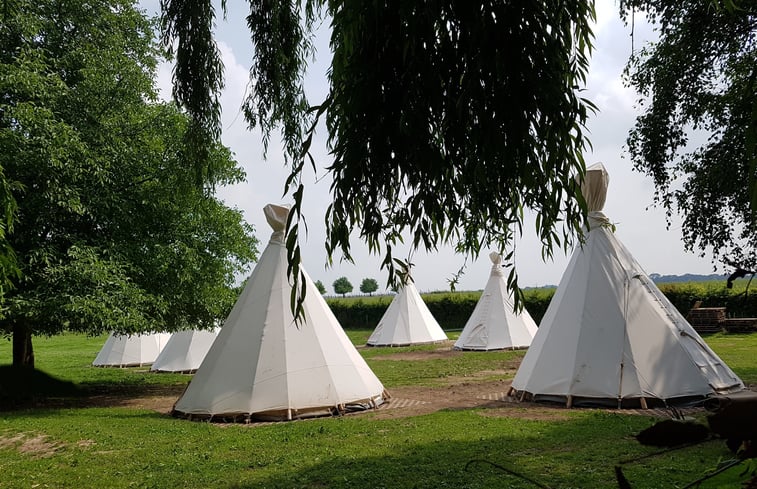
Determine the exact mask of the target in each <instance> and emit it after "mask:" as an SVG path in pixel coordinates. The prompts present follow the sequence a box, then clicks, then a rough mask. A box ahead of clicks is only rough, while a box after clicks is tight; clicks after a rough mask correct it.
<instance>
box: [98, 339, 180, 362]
mask: <svg viewBox="0 0 757 489" xmlns="http://www.w3.org/2000/svg"><path fill="white" fill-rule="evenodd" d="M170 336H171V335H170V334H167V333H152V334H134V335H116V334H112V333H111V335H110V336H108V339H107V340H105V344H104V345H103V347H102V348H101V349H100V352H99V353H98V354H97V357H95V360H94V361H93V362H92V365H94V366H95V367H140V366H143V365H150V364H152V363H153V362H154V361H155V359H156V358H158V355H159V354H160V352H161V351H162V350H163V348H164V347H165V345H166V343H167V342H168V339H169V338H170Z"/></svg>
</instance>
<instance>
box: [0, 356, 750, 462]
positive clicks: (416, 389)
mask: <svg viewBox="0 0 757 489" xmlns="http://www.w3.org/2000/svg"><path fill="white" fill-rule="evenodd" d="M464 354H465V353H464V352H461V351H455V350H452V349H450V348H449V347H448V346H447V347H440V348H439V349H436V350H431V351H415V352H407V351H404V352H397V353H392V354H389V355H381V356H380V357H375V358H373V360H410V361H413V360H416V361H417V360H430V359H437V358H450V357H454V356H458V355H464ZM519 363H520V360H519V359H513V360H512V361H509V362H506V363H505V365H504V366H503V367H502V368H500V369H494V370H482V371H478V372H475V373H472V374H470V375H467V376H456V377H446V378H444V379H440V380H441V382H442V385H436V386H405V387H394V388H391V389H389V394H390V396H391V397H390V398H389V399H388V400H387V401H386V402H385V403H384V404H383V405H382V406H380V407H379V408H378V409H377V410H375V411H373V412H372V413H371V416H374V417H376V418H378V419H393V418H406V417H411V416H419V415H424V414H429V413H433V412H436V411H439V410H444V409H448V410H461V409H480V414H481V415H482V416H493V417H514V418H522V419H533V420H558V419H567V418H568V416H569V410H567V409H566V408H565V407H564V406H563V405H549V404H542V403H538V404H537V403H532V402H519V401H517V400H515V399H513V398H511V397H509V396H508V395H507V394H508V392H509V390H510V385H511V381H510V380H505V379H511V378H512V377H513V375H514V373H515V371H516V370H517V368H518V366H519ZM185 387H186V386H185V385H150V386H140V387H139V388H126V387H125V388H121V389H112V388H105V387H103V388H102V389H99V388H91V389H88V395H87V396H84V397H80V398H75V399H66V400H62V399H48V400H45V401H42V402H40V403H37V405H36V407H126V408H132V409H146V410H152V411H155V412H157V413H160V414H164V415H168V414H169V413H170V412H171V409H172V408H173V405H174V403H175V402H176V401H177V400H178V399H179V397H180V396H181V394H182V393H183V391H184V389H185ZM748 387H749V388H750V389H751V390H755V387H757V386H754V385H750V386H748ZM657 411H658V410H652V409H650V410H623V413H624V414H642V415H647V416H662V417H669V416H670V413H668V412H663V411H660V412H657ZM351 415H353V414H350V416H351ZM354 415H358V416H359V415H361V414H360V413H356V414H354ZM254 425H255V423H253V426H254ZM27 442H28V446H29V448H28V450H29V451H30V452H35V451H37V452H39V453H46V450H55V449H56V448H55V445H51V446H48V445H49V443H50V442H49V440H46V439H45V438H41V439H37V438H33V437H28V436H24V438H23V439H20V440H19V439H16V438H14V437H10V438H9V437H6V438H2V433H0V448H3V447H5V446H15V445H19V446H21V445H23V444H24V443H27ZM46 443H47V444H48V445H46ZM8 444H11V445H8ZM35 447H36V448H35ZM45 447H47V448H45Z"/></svg>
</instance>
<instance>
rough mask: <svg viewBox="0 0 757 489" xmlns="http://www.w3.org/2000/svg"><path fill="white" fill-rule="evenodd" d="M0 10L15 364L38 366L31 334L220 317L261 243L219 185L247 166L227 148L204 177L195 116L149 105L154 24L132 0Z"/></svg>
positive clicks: (1, 125) (0, 140)
mask: <svg viewBox="0 0 757 489" xmlns="http://www.w3.org/2000/svg"><path fill="white" fill-rule="evenodd" d="M0 15H3V22H2V28H1V29H0V36H2V37H1V38H0V70H2V74H3V75H4V76H2V77H0V97H2V98H0V148H2V151H0V166H2V167H3V168H4V169H5V171H6V174H7V176H8V178H9V179H10V180H11V181H13V182H18V184H19V185H18V186H17V189H16V190H15V191H14V196H15V200H16V201H17V203H18V211H17V223H16V225H15V228H14V231H13V233H12V234H10V235H9V242H10V246H11V247H12V248H13V250H15V253H16V256H17V259H18V262H19V266H20V270H21V276H20V278H19V279H18V280H15V281H14V288H13V289H12V290H11V291H10V292H8V293H6V303H7V307H8V310H7V312H6V315H5V317H4V318H2V320H0V331H2V332H3V333H4V334H6V335H12V336H13V363H14V365H23V366H32V365H33V363H34V356H33V350H32V343H31V338H32V336H33V335H37V334H44V335H50V334H57V333H59V332H62V331H66V330H71V331H84V332H87V333H90V334H97V333H100V332H104V331H116V332H120V333H130V332H140V331H150V330H153V331H154V330H176V329H181V328H188V327H199V328H202V327H208V328H209V327H212V326H214V325H216V322H217V321H218V320H219V319H220V318H222V317H223V316H224V315H225V314H226V312H227V311H228V310H229V308H230V307H231V305H232V304H233V301H234V299H235V296H234V291H233V288H232V287H233V285H234V281H235V276H236V274H238V273H239V272H240V271H242V270H244V269H245V268H246V267H247V265H248V264H249V263H250V262H251V260H253V259H254V258H255V256H256V240H255V239H254V237H253V236H252V234H251V232H252V229H251V228H250V227H249V226H248V225H246V224H244V222H243V220H242V217H241V213H240V212H239V211H238V210H234V209H229V208H227V207H226V206H225V205H224V204H223V203H222V202H220V201H219V200H218V199H216V198H215V197H214V196H213V195H212V188H213V187H214V186H216V185H223V184H225V183H231V182H238V181H240V180H241V179H242V178H243V176H244V175H243V174H242V172H241V170H240V169H239V168H238V167H237V165H236V162H235V161H234V159H233V157H232V155H231V153H230V152H229V150H228V149H226V148H224V147H222V146H221V145H220V144H218V143H215V144H210V145H208V146H207V147H206V155H205V160H204V165H205V166H206V167H207V168H209V169H210V170H212V171H210V172H206V173H205V174H204V176H203V177H202V181H201V182H199V183H201V185H199V186H198V185H197V183H198V180H197V175H195V174H193V173H191V172H188V171H187V169H186V155H185V150H184V144H183V141H184V137H185V135H186V134H187V132H188V131H189V128H190V125H191V120H190V118H189V117H188V116H186V115H185V114H183V113H181V112H180V111H179V110H178V109H177V108H176V107H175V106H173V105H169V104H160V103H156V102H155V101H154V100H155V92H154V74H155V73H154V70H155V66H156V63H157V60H158V55H159V52H158V50H157V49H156V44H155V40H154V39H153V33H152V27H151V23H150V22H149V21H148V20H147V19H146V18H145V17H144V15H143V14H142V13H141V12H139V11H137V10H136V9H135V7H134V5H133V2H131V1H128V0H108V1H102V0H41V1H33V2H32V1H26V0H17V1H13V2H7V3H6V4H5V8H4V10H3V11H2V13H0Z"/></svg>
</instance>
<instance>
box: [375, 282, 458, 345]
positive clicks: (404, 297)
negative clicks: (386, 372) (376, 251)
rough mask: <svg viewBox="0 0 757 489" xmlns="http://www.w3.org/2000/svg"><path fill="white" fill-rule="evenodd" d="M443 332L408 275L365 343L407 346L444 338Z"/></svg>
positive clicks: (445, 337)
mask: <svg viewBox="0 0 757 489" xmlns="http://www.w3.org/2000/svg"><path fill="white" fill-rule="evenodd" d="M447 339H448V338H447V334H446V333H445V332H444V330H443V329H442V327H441V326H439V323H438V322H436V319H434V316H432V315H431V311H429V310H428V307H427V306H426V303H424V302H423V299H422V298H421V295H420V294H419V293H418V289H416V288H415V284H414V283H413V279H412V278H411V277H410V276H408V277H407V280H406V282H405V285H404V286H403V287H402V288H401V289H400V290H399V292H397V295H395V296H394V299H392V302H391V304H389V307H388V308H387V309H386V312H384V315H383V316H382V317H381V320H380V321H379V323H378V325H377V326H376V329H374V330H373V333H371V336H370V337H369V338H368V341H367V342H366V344H367V345H368V346H407V345H419V344H423V343H436V342H439V341H444V340H447Z"/></svg>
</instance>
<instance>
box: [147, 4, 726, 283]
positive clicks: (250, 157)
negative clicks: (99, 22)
mask: <svg viewBox="0 0 757 489" xmlns="http://www.w3.org/2000/svg"><path fill="white" fill-rule="evenodd" d="M227 3H228V8H229V11H228V15H227V19H226V20H225V21H224V20H223V19H221V18H219V21H218V28H217V39H218V42H219V47H220V49H221V52H222V55H223V59H224V64H225V67H226V70H225V74H226V89H225V91H224V93H223V96H222V105H223V116H222V120H223V135H222V138H223V142H224V144H226V145H227V146H229V147H231V149H232V150H233V151H234V153H235V155H236V158H237V160H238V161H239V162H240V164H241V165H242V166H243V167H244V168H245V170H246V171H247V182H246V183H244V184H240V185H236V186H234V187H230V188H223V189H220V195H221V196H222V197H223V198H224V199H225V200H226V202H227V203H228V204H229V205H232V206H237V207H239V208H240V209H242V210H243V211H244V215H245V218H246V219H247V221H248V222H250V223H251V224H253V225H254V226H255V229H256V234H257V236H258V237H259V239H260V240H261V241H262V243H263V246H264V244H265V243H266V242H267V240H268V237H269V235H270V230H269V228H268V225H267V224H266V222H265V219H264V217H263V213H262V207H263V206H264V205H265V204H267V203H272V202H275V203H285V202H288V201H289V199H287V198H285V197H282V191H283V185H284V181H285V179H286V176H287V175H288V171H287V169H286V168H284V166H283V158H282V157H281V149H280V145H279V144H278V141H276V140H273V141H272V142H271V145H270V148H269V153H268V159H267V161H266V160H264V159H263V152H262V142H261V136H260V133H259V132H257V131H255V132H250V131H248V130H247V126H246V123H245V121H244V118H243V117H242V115H241V113H240V112H239V107H240V104H241V101H242V98H243V96H244V93H245V90H246V87H247V83H248V68H249V60H250V56H251V52H252V50H251V45H250V41H249V31H248V30H247V28H246V25H245V20H244V18H245V16H246V14H247V10H246V2H240V1H232V0H230V1H228V2H227ZM142 5H143V6H144V8H145V9H146V10H147V11H148V12H154V11H155V9H156V5H157V2H156V1H154V0H145V1H143V2H142ZM597 17H598V19H597V26H596V27H595V35H596V39H595V52H594V55H593V56H592V62H591V71H590V74H589V79H588V86H587V91H586V92H585V96H586V97H587V98H589V99H590V100H592V101H593V102H594V103H595V104H596V105H597V106H598V107H599V109H600V111H599V113H598V114H597V115H595V116H594V117H592V119H591V121H590V123H589V131H590V139H591V141H592V143H593V148H594V149H593V152H591V153H589V154H588V155H587V157H586V160H587V164H592V163H594V162H597V161H601V162H603V163H604V165H605V167H606V168H607V170H608V171H609V173H610V188H609V191H608V196H607V203H606V206H605V213H606V214H607V216H608V217H609V218H610V219H611V220H612V221H613V222H614V223H616V225H617V231H616V234H617V236H618V238H619V239H620V240H621V241H622V242H623V243H624V244H625V245H626V247H628V249H629V250H630V251H631V253H633V254H634V256H635V257H636V259H637V261H638V262H639V263H640V264H641V265H642V266H643V267H644V269H645V270H646V271H647V273H660V274H683V273H712V264H711V263H710V261H709V259H707V258H705V259H703V258H700V257H698V256H695V255H693V254H690V253H685V252H684V249H683V244H682V242H681V227H680V221H679V220H677V219H676V220H675V221H674V222H673V224H672V226H671V227H670V229H669V230H667V229H666V222H665V215H664V212H663V211H662V210H661V209H655V208H650V206H651V204H652V197H653V193H654V188H653V185H652V182H651V180H650V179H649V178H647V177H645V176H643V175H641V174H639V173H636V172H634V171H632V169H631V167H630V163H629V161H628V159H627V156H626V155H625V149H624V143H625V139H626V137H627V134H628V130H629V129H630V128H631V127H632V126H633V122H634V118H635V115H636V110H635V107H634V106H635V99H636V96H635V94H634V93H633V91H632V90H631V89H628V88H625V87H624V86H623V83H622V80H621V74H622V71H623V67H624V64H625V62H626V60H627V58H628V56H629V54H630V53H631V49H632V42H631V37H630V33H631V30H630V28H629V27H625V26H624V25H623V24H622V22H621V21H620V18H619V14H618V10H617V5H615V2H613V1H612V0H599V1H597ZM328 37H329V33H328V26H327V25H324V26H322V28H321V29H320V30H319V32H318V36H317V37H316V46H317V48H318V54H317V58H316V60H315V62H314V63H313V64H312V65H311V69H310V71H309V73H308V76H307V79H306V88H307V91H308V96H309V97H310V100H311V102H313V103H317V102H320V101H322V100H323V98H324V97H325V94H326V91H327V86H326V71H327V69H328V63H329V61H330V56H329V49H328ZM634 37H635V39H634V47H635V48H636V49H638V48H639V47H640V46H641V45H642V43H643V42H644V40H645V39H650V38H652V37H653V33H652V31H651V29H650V27H649V26H648V25H646V24H645V23H644V22H643V19H641V18H640V16H637V18H636V29H635V36H634ZM159 84H160V86H161V88H162V89H163V94H164V95H166V96H168V94H170V67H168V66H164V67H162V68H161V70H160V74H159ZM313 148H314V154H315V156H316V161H317V163H318V165H319V167H320V168H323V167H325V166H327V165H328V164H329V162H330V160H329V158H328V155H327V152H326V148H325V134H324V131H323V130H321V131H320V132H319V133H318V134H317V140H316V141H315V142H314V144H313ZM304 183H305V185H306V190H305V192H306V194H305V207H304V208H305V216H306V219H307V224H308V228H309V235H308V237H307V240H306V241H304V242H302V243H301V244H302V248H303V252H304V254H303V263H304V264H305V267H306V269H307V270H308V273H309V274H310V276H311V277H312V278H313V280H321V281H322V282H323V283H324V284H325V285H326V287H327V289H328V290H329V291H330V292H331V284H332V283H333V281H334V280H336V278H338V277H340V276H346V277H347V278H349V279H350V281H351V282H352V283H353V285H354V286H355V290H356V291H357V288H358V286H359V284H360V282H361V281H362V279H363V278H365V277H372V278H375V279H377V280H378V281H379V284H380V285H381V289H380V290H383V285H384V283H385V281H386V273H385V272H383V271H380V270H379V266H380V262H381V260H380V257H376V256H370V255H368V253H367V250H366V248H365V247H364V246H363V245H362V244H361V243H360V242H359V241H358V240H357V238H355V239H354V243H353V248H354V253H353V256H354V257H355V260H356V263H355V264H349V263H339V261H338V257H337V258H336V259H335V264H334V265H333V266H332V267H331V268H326V267H325V265H326V254H325V251H324V247H323V242H324V240H325V234H324V232H323V216H324V213H325V210H326V207H327V205H328V203H329V200H330V198H329V193H328V189H329V184H330V181H329V178H328V176H325V172H324V171H323V170H322V169H321V170H319V173H318V175H313V174H312V171H310V172H309V173H307V174H306V175H305V177H304ZM532 230H533V220H532V219H530V220H529V222H528V223H527V224H526V226H525V227H524V236H523V237H522V238H521V239H519V240H518V242H517V246H516V253H515V258H516V265H517V267H518V273H519V276H520V285H521V286H540V285H545V284H557V283H558V282H559V280H560V277H561V276H562V273H563V271H564V269H565V266H566V265H567V261H568V259H569V256H565V255H563V254H562V253H560V252H558V254H557V255H556V256H555V259H554V261H551V262H548V263H544V262H543V261H542V259H541V252H540V247H539V244H538V241H537V240H536V237H535V235H534V233H533V231H532ZM487 255H488V252H484V253H482V255H481V257H480V258H479V259H478V260H477V261H475V262H472V263H469V266H468V269H467V272H466V274H465V275H464V276H463V278H462V280H461V282H460V285H459V286H458V290H475V289H480V288H483V287H484V285H485V284H486V280H487V278H488V275H489V269H490V267H491V263H490V261H489V258H488V256H487ZM403 257H404V256H403ZM411 261H412V262H413V263H415V268H414V278H415V282H416V285H417V287H418V289H419V290H421V291H432V290H445V289H447V288H448V285H447V279H449V278H450V277H451V276H452V275H453V274H454V273H455V272H456V271H457V270H458V269H459V268H460V266H461V265H462V264H463V262H464V258H463V257H462V256H459V255H456V254H455V253H454V252H453V251H452V250H451V249H450V248H442V249H441V250H439V252H437V253H430V254H427V253H425V252H416V253H415V254H414V255H413V257H412V258H411Z"/></svg>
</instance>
